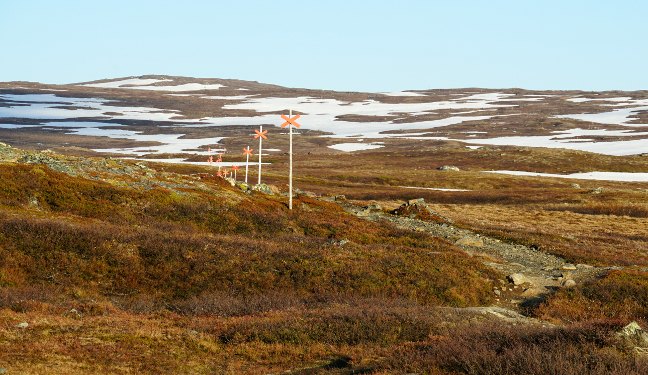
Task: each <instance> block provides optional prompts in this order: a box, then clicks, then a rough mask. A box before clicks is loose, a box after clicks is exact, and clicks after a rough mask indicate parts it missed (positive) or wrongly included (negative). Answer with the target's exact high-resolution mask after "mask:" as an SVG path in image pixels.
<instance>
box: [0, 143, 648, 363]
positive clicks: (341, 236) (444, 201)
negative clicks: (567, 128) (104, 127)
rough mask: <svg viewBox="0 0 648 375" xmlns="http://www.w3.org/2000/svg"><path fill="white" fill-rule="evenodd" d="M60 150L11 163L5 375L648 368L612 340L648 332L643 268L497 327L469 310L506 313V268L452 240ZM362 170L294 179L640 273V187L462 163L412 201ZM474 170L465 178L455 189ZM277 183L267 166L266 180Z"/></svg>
mask: <svg viewBox="0 0 648 375" xmlns="http://www.w3.org/2000/svg"><path fill="white" fill-rule="evenodd" d="M15 152H18V151H15ZM20 157H21V156H20V155H18V156H17V157H16V158H20ZM50 157H51V158H52V160H54V161H56V163H54V162H48V163H41V162H33V160H32V159H28V161H29V162H14V161H11V162H5V163H2V164H0V368H6V369H7V373H21V374H23V373H24V374H40V373H44V372H47V373H52V374H75V373H133V374H135V373H163V372H170V373H188V374H191V373H195V374H200V373H232V374H234V373H254V374H256V373H281V372H285V371H287V370H289V371H290V373H294V374H318V373H339V374H350V373H375V374H392V373H395V374H406V373H430V374H461V373H464V374H510V373H528V374H546V373H565V370H564V369H566V368H568V369H570V371H571V370H572V369H573V370H574V372H580V373H592V374H608V373H618V374H642V373H646V371H647V369H648V364H647V363H646V361H645V359H643V357H640V356H636V355H635V354H634V352H633V351H632V349H631V348H627V347H624V346H623V345H620V344H619V342H618V340H617V339H616V336H615V334H614V333H615V332H616V331H617V330H618V329H619V328H620V327H621V326H623V325H625V324H627V323H628V322H629V321H631V320H637V321H639V322H640V323H642V324H648V321H647V320H646V318H645V316H646V312H647V309H648V308H647V307H646V306H647V303H648V302H647V301H648V297H647V296H645V294H646V293H645V290H648V289H647V288H646V286H647V285H648V276H646V272H644V271H642V270H641V269H640V268H639V267H636V268H632V269H623V270H621V269H620V270H616V271H611V272H609V273H608V274H607V275H606V276H604V277H603V278H602V279H600V280H593V281H590V282H587V283H584V284H578V285H577V286H576V287H574V288H570V289H561V290H560V291H558V292H557V293H556V294H555V295H553V296H551V297H550V298H548V299H547V300H546V301H545V303H544V304H541V305H540V307H538V308H537V309H536V310H533V311H532V314H534V315H535V316H536V317H537V318H540V319H542V320H545V321H549V322H551V323H553V324H556V325H555V326H552V325H549V324H542V323H541V322H539V321H533V320H528V321H526V320H525V321H524V324H523V326H520V325H518V323H519V322H508V321H506V320H503V321H499V320H496V323H494V322H493V318H492V316H489V315H485V314H483V313H480V312H479V311H478V310H470V309H462V308H463V307H470V306H490V305H493V304H496V303H497V300H496V296H495V294H494V293H493V287H494V286H500V285H501V284H500V282H501V281H500V280H502V279H503V278H504V275H502V274H499V273H498V272H496V271H494V270H493V269H491V268H489V267H487V266H486V265H485V263H484V259H480V258H479V257H475V256H469V255H467V254H466V253H465V252H463V251H461V250H460V249H459V248H458V247H456V246H455V245H454V244H452V243H450V242H448V241H446V240H444V239H442V238H437V237H433V236H431V235H429V234H427V233H424V232H416V231H409V230H403V229H397V228H395V227H394V226H392V225H389V224H388V223H382V222H372V221H367V220H363V219H360V218H357V217H355V216H353V215H351V214H348V213H346V212H345V211H344V210H343V209H342V208H341V207H340V206H339V205H337V204H335V203H331V202H326V201H324V200H321V199H316V198H312V197H308V196H305V195H300V196H299V197H297V198H296V199H295V201H294V206H295V208H296V209H295V210H294V211H289V210H288V209H287V205H286V201H285V198H284V197H282V196H281V195H265V194H261V193H258V192H243V191H241V189H239V188H238V187H232V186H230V185H229V184H228V183H226V182H224V181H223V180H221V179H215V178H213V176H211V175H210V174H208V173H205V172H206V171H205V169H201V168H191V167H188V166H169V165H151V166H149V167H146V166H141V165H140V166H138V165H137V164H134V163H130V162H123V161H115V160H104V159H82V160H81V159H69V160H67V159H66V158H65V157H59V156H56V155H50V156H48V158H50ZM48 160H49V159H48ZM71 160H73V161H74V162H71ZM59 164H60V165H59ZM52 166H53V167H52ZM59 166H60V168H59ZM57 168H58V169H57ZM359 171H360V172H358V174H356V175H355V176H354V177H352V178H351V177H342V176H339V178H337V179H335V178H333V179H332V180H326V178H323V176H319V177H317V176H315V177H310V178H308V179H305V180H304V181H302V182H303V185H302V184H300V186H303V187H304V188H308V189H309V190H310V189H311V188H312V190H314V191H318V189H323V188H326V190H327V191H329V193H331V194H346V195H347V198H349V199H357V200H368V199H374V200H378V201H380V203H381V204H382V206H383V207H384V208H385V210H391V209H395V208H397V207H398V206H400V204H401V203H402V200H403V199H409V198H419V197H424V198H425V199H426V202H428V203H429V206H430V208H432V209H433V211H425V210H415V211H412V207H410V208H408V210H409V211H406V212H405V211H404V212H401V214H403V215H406V216H409V215H414V216H416V215H418V217H419V218H421V219H424V220H430V221H434V222H437V223H446V222H448V221H450V220H451V221H452V222H454V223H455V225H458V226H462V227H465V228H471V229H473V230H475V231H478V232H481V233H484V234H489V235H492V236H496V237H499V238H501V239H504V240H507V241H511V242H518V243H524V244H527V245H534V246H536V247H537V248H539V249H541V250H544V251H548V252H552V253H555V254H559V255H563V256H565V257H567V258H568V259H570V260H573V261H574V262H591V263H595V264H602V265H628V264H639V265H643V264H645V263H646V262H648V260H647V259H648V258H645V256H646V254H645V244H646V243H648V238H647V237H648V234H646V232H645V228H646V227H645V223H646V222H645V220H646V218H645V216H644V214H643V213H644V210H645V209H646V207H645V203H643V201H641V200H640V199H637V197H639V196H641V194H644V193H643V192H641V191H635V190H633V189H629V188H628V189H625V190H624V189H621V188H619V187H615V186H607V185H606V186H605V187H604V190H603V192H602V193H600V194H591V193H590V190H591V189H590V188H592V187H590V186H583V188H579V189H576V188H573V187H570V186H568V185H566V184H565V183H564V182H562V181H553V180H551V181H549V182H546V183H544V182H538V180H534V179H528V180H527V179H523V180H517V179H514V178H510V177H504V176H490V175H489V176H488V177H485V179H484V180H483V181H477V180H475V179H473V178H472V177H474V176H475V174H477V172H463V171H462V172H458V174H453V173H452V172H448V173H446V172H432V173H434V174H432V175H431V176H432V177H434V178H436V177H437V176H438V177H439V179H438V181H432V180H431V177H428V180H425V181H427V182H426V184H430V185H433V184H438V183H439V182H440V181H441V182H445V183H448V185H444V186H442V187H455V188H457V187H465V188H467V189H473V191H469V192H438V191H431V190H414V191H413V190H411V189H405V188H398V187H397V186H409V185H412V184H414V182H413V181H415V180H414V179H413V177H412V176H408V175H407V173H405V174H404V176H403V177H393V174H392V177H387V176H384V178H382V177H380V174H376V176H378V177H376V179H375V180H366V179H367V178H368V177H367V176H363V172H362V170H359ZM417 173H419V172H417ZM421 173H423V172H421ZM425 173H430V171H425ZM436 173H438V174H436ZM466 176H468V177H471V180H472V181H476V182H471V184H474V185H473V186H458V185H452V184H458V183H465V182H461V181H465V180H466V179H467V178H466ZM282 177H283V176H280V175H272V172H269V179H270V180H271V181H279V178H282ZM306 180H308V182H306ZM367 183H369V184H373V185H371V188H370V189H368V188H367V185H366V184H367ZM480 186H481V187H488V188H487V189H485V190H481V191H479V190H477V189H478V188H479V187H480ZM613 188H614V189H618V190H615V193H614V194H610V193H609V191H610V189H613ZM320 192H322V191H320ZM612 203H614V204H612ZM431 212H436V213H439V214H440V215H443V216H438V217H437V216H434V215H432V214H431ZM602 228H605V231H604V230H602ZM23 322H24V323H27V326H24V325H20V323H23Z"/></svg>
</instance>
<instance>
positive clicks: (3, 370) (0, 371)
mask: <svg viewBox="0 0 648 375" xmlns="http://www.w3.org/2000/svg"><path fill="white" fill-rule="evenodd" d="M6 373H7V369H6V368H4V367H0V375H2V374H6Z"/></svg>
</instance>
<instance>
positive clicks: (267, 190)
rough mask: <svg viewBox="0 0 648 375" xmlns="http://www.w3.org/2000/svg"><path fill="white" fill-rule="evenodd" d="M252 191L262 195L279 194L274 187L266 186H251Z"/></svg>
mask: <svg viewBox="0 0 648 375" xmlns="http://www.w3.org/2000/svg"><path fill="white" fill-rule="evenodd" d="M252 190H255V191H259V192H261V193H264V194H269V195H275V194H278V193H279V189H277V187H276V186H271V185H267V184H258V185H254V186H252Z"/></svg>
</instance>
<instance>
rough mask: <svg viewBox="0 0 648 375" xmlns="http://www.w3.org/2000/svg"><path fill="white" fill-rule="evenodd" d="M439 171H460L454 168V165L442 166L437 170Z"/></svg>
mask: <svg viewBox="0 0 648 375" xmlns="http://www.w3.org/2000/svg"><path fill="white" fill-rule="evenodd" d="M437 169H438V170H440V171H452V172H459V171H460V170H461V169H459V167H455V166H454V165H443V166H440V167H439V168H437Z"/></svg>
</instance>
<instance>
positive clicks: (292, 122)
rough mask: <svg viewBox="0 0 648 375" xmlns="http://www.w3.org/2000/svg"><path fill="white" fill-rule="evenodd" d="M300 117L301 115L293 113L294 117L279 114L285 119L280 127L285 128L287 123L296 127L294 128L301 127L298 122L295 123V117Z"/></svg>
mask: <svg viewBox="0 0 648 375" xmlns="http://www.w3.org/2000/svg"><path fill="white" fill-rule="evenodd" d="M300 117H301V116H300V115H295V117H288V116H286V115H281V118H282V119H284V120H286V122H284V123H283V124H281V127H282V128H285V127H286V126H288V125H293V126H294V127H296V128H299V127H301V125H299V124H298V123H297V119H298V118H300Z"/></svg>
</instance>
